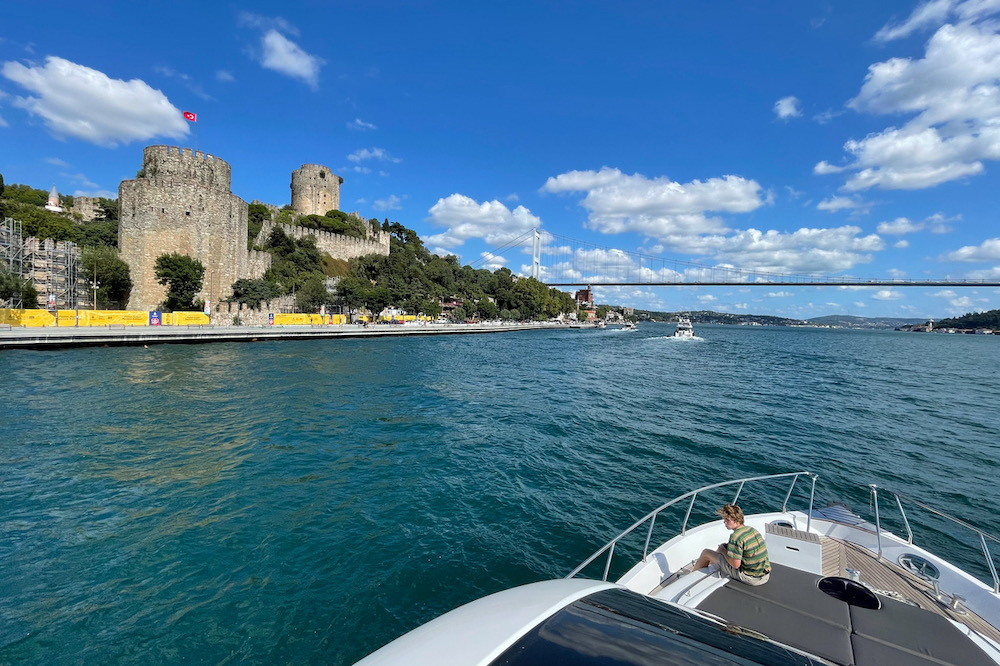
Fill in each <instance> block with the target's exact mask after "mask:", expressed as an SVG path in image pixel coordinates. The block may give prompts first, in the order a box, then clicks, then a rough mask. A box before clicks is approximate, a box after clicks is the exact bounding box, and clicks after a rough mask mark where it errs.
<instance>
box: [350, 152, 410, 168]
mask: <svg viewBox="0 0 1000 666" xmlns="http://www.w3.org/2000/svg"><path fill="white" fill-rule="evenodd" d="M347 159H349V160H350V161H352V162H365V161H367V160H378V161H380V162H392V163H393V164H399V163H400V162H402V161H403V160H401V159H400V158H398V157H393V156H392V155H390V154H389V153H388V151H386V150H385V148H362V149H361V150H355V151H354V152H353V153H351V154H350V155H348V156H347Z"/></svg>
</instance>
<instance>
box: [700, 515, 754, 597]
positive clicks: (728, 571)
mask: <svg viewBox="0 0 1000 666" xmlns="http://www.w3.org/2000/svg"><path fill="white" fill-rule="evenodd" d="M716 513H718V514H719V515H720V516H722V522H723V524H724V525H725V526H726V529H727V530H732V531H733V533H732V534H731V535H730V536H729V541H728V542H727V543H720V544H719V547H718V548H716V549H715V550H708V549H707V548H706V549H705V550H703V551H701V557H699V558H698V561H697V562H695V564H694V568H695V570H697V569H704V568H705V567H707V566H708V565H710V564H717V565H719V570H720V571H722V573H724V574H725V575H726V576H729V577H730V578H732V579H733V580H738V581H740V582H741V583H746V584H747V585H763V584H764V583H766V582H767V581H768V579H769V578H770V577H771V561H770V559H768V557H767V545H766V544H765V543H764V537H763V536H762V535H761V533H760V532H758V531H757V530H755V529H754V528H752V527H748V526H747V525H744V524H743V509H741V508H740V507H738V506H736V505H735V504H727V505H725V506H724V507H722V508H721V509H719V510H718V511H717V512H716Z"/></svg>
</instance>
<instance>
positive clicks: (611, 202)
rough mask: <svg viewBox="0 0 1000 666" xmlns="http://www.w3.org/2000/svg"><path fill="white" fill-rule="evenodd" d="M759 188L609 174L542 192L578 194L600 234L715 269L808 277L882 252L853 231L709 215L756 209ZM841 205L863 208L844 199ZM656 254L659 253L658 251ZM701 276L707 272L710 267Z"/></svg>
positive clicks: (734, 180)
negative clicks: (746, 225)
mask: <svg viewBox="0 0 1000 666" xmlns="http://www.w3.org/2000/svg"><path fill="white" fill-rule="evenodd" d="M760 189H761V188H760V185H758V184H757V183H756V182H754V181H752V180H746V179H744V178H740V177H738V176H725V177H723V178H712V179H709V180H707V181H693V182H691V183H687V184H680V183H676V182H673V181H670V180H669V179H667V178H654V179H649V178H646V177H645V176H642V175H638V174H637V175H633V176H628V175H625V174H622V173H621V172H620V171H618V170H617V169H611V168H608V167H605V168H603V169H601V170H600V171H596V172H595V171H571V172H568V173H564V174H561V175H559V176H556V177H553V178H549V179H548V181H546V183H545V185H544V187H543V188H542V191H545V192H574V191H585V192H586V196H585V197H584V199H583V201H582V202H581V205H583V206H584V207H585V208H587V209H588V210H589V211H590V216H589V219H588V221H587V226H588V227H589V228H592V229H596V230H597V231H600V232H602V233H605V234H616V233H623V232H630V231H631V232H638V233H641V234H644V235H645V236H647V237H651V238H655V239H656V241H658V246H659V247H660V248H661V251H662V249H667V250H670V251H676V252H685V253H689V254H700V255H708V256H712V257H713V259H715V260H716V261H717V262H719V263H720V264H731V265H733V266H740V267H742V268H745V269H751V270H758V271H766V272H778V273H802V272H805V273H808V274H816V273H823V272H829V271H841V270H846V269H848V268H851V267H852V266H854V265H856V264H858V263H867V262H869V261H871V254H870V253H871V252H875V251H879V250H882V249H884V247H885V244H884V243H883V241H882V240H881V239H880V238H879V237H878V236H876V235H869V236H864V237H861V236H860V233H861V230H860V229H859V228H858V227H855V226H845V227H840V228H837V229H799V230H798V231H795V232H791V233H786V232H778V231H758V230H756V229H747V230H732V229H729V228H727V227H726V226H725V225H724V224H723V222H722V220H720V219H718V218H715V217H709V216H708V215H707V213H708V212H710V211H721V212H728V213H740V212H749V211H752V210H755V209H756V208H758V207H760V206H762V205H764V203H765V202H764V201H763V200H762V199H761V197H760ZM845 201H846V202H847V204H848V205H847V207H850V208H852V209H862V210H863V209H864V208H865V207H866V206H869V205H870V204H865V203H864V202H859V201H857V200H852V199H845ZM658 254H659V252H658ZM706 270H712V269H711V268H710V267H709V268H707V269H706Z"/></svg>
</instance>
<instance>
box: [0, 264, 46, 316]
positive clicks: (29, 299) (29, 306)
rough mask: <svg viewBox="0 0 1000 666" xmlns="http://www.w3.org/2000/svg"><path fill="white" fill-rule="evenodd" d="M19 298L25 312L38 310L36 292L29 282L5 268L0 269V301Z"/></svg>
mask: <svg viewBox="0 0 1000 666" xmlns="http://www.w3.org/2000/svg"><path fill="white" fill-rule="evenodd" d="M17 297H20V300H21V303H22V305H21V307H23V308H24V309H26V310H35V309H37V308H38V290H37V289H35V285H34V284H33V283H32V282H31V280H23V279H21V278H20V277H18V276H17V275H14V274H13V273H11V272H10V271H8V270H7V269H6V268H3V267H0V301H9V300H11V299H14V298H17Z"/></svg>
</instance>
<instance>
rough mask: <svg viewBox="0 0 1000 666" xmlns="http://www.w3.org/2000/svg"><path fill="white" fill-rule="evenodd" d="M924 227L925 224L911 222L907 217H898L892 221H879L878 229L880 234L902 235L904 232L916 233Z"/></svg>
mask: <svg viewBox="0 0 1000 666" xmlns="http://www.w3.org/2000/svg"><path fill="white" fill-rule="evenodd" d="M923 228H924V225H922V224H918V223H916V222H911V221H910V220H908V219H907V218H905V217H897V218H896V219H895V220H893V221H892V222H879V225H878V228H877V231H878V232H879V233H880V234H888V235H890V236H902V235H904V234H912V233H916V232H918V231H920V230H921V229H923Z"/></svg>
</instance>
